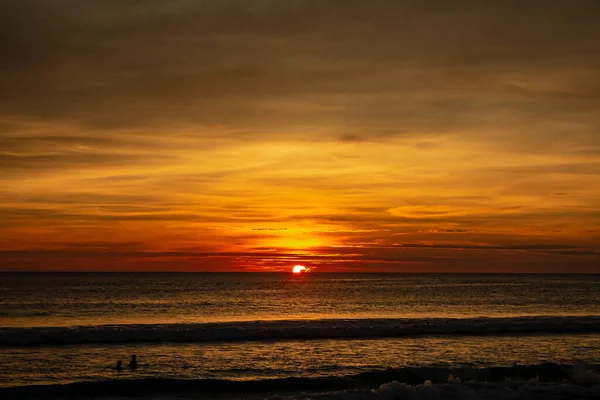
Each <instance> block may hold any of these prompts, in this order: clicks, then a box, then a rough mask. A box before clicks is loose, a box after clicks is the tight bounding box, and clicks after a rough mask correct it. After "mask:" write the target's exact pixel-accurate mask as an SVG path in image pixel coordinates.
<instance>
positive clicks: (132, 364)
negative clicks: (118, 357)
mask: <svg viewBox="0 0 600 400" xmlns="http://www.w3.org/2000/svg"><path fill="white" fill-rule="evenodd" d="M137 366H138V363H137V361H136V357H135V354H134V355H132V356H131V361H129V368H130V369H136V368H137Z"/></svg>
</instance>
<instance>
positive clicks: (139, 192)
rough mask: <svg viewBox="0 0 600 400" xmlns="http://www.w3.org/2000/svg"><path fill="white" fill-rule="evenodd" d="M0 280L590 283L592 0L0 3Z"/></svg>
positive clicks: (599, 190) (593, 258)
mask: <svg viewBox="0 0 600 400" xmlns="http://www.w3.org/2000/svg"><path fill="white" fill-rule="evenodd" d="M0 53H1V54H2V57H1V58H0V270H2V271H287V270H290V269H291V267H292V266H293V265H295V264H298V263H301V264H303V265H306V266H308V267H310V268H312V270H313V271H315V272H329V271H348V272H352V271H357V272H595V273H600V112H599V110H600V1H595V0H572V1H564V0H539V1H538V0H504V1H494V2H492V1H475V0H473V1H464V0H457V1H446V0H430V1H425V0H422V1H417V0H398V1H391V0H390V1H383V0H369V1H365V0H360V1H357V0H287V1H284V0H171V1H158V0H145V1H137V0H136V1H134V0H53V1H47V0H0Z"/></svg>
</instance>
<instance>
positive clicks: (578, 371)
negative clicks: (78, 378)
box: [0, 363, 600, 400]
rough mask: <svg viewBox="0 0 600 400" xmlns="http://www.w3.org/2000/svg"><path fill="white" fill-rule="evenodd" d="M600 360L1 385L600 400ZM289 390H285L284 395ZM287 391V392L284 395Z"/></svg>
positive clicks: (30, 390)
mask: <svg viewBox="0 0 600 400" xmlns="http://www.w3.org/2000/svg"><path fill="white" fill-rule="evenodd" d="M599 371H600V365H595V366H585V367H584V366H582V365H580V366H569V365H558V364H552V363H546V364H538V365H530V366H513V367H489V368H466V367H465V368H435V367H420V368H416V367H413V368H399V369H388V370H379V371H370V372H363V373H360V374H356V375H350V376H344V377H322V378H280V379H261V380H252V381H231V380H221V379H195V380H192V379H189V380H184V379H160V378H152V379H138V380H125V379H123V380H108V381H98V382H78V383H71V384H67V385H38V386H22V387H12V388H4V389H0V398H2V399H6V400H11V399H22V398H78V397H88V396H89V395H90V393H93V394H94V396H95V397H103V398H110V397H113V396H118V397H119V398H123V397H130V396H136V397H142V396H143V397H146V398H161V399H165V398H166V397H165V396H169V395H175V396H176V397H177V398H179V399H182V398H188V396H191V397H192V398H197V396H198V395H199V394H202V395H203V396H206V395H210V394H214V395H219V396H220V395H223V394H241V393H244V394H254V395H253V396H252V398H255V399H258V398H260V397H259V396H258V395H259V394H268V396H267V398H269V399H278V398H281V399H283V398H285V399H308V398H310V399H329V398H336V399H346V398H347V399H356V400H360V399H379V398H386V399H390V398H411V399H421V398H424V399H434V398H444V399H464V398H468V399H480V398H485V399H489V398H494V399H499V400H501V399H525V398H544V399H554V398H557V399H565V398H578V399H588V398H589V399H598V398H600V376H599V375H598V372H599ZM282 393H283V394H282ZM278 396H281V397H278Z"/></svg>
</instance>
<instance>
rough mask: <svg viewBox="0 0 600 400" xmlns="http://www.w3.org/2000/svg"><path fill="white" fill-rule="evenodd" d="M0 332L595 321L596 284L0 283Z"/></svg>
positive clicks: (110, 277) (310, 278) (43, 278)
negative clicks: (331, 321)
mask: <svg viewBox="0 0 600 400" xmlns="http://www.w3.org/2000/svg"><path fill="white" fill-rule="evenodd" d="M0 279H1V281H0V282H1V283H0V293H1V295H0V310H1V311H0V326H20V327H26V326H70V325H100V324H139V323H143V324H158V323H181V322H187V323H189V322H225V321H256V320H289V319H323V318H424V317H427V318H434V317H440V318H468V317H477V316H484V317H500V316H505V317H511V316H530V315H549V316H564V315H600V275H458V274H456V275H429V274H420V275H402V274H316V273H314V274H306V275H301V276H295V275H292V274H2V275H1V278H0Z"/></svg>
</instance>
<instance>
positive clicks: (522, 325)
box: [0, 273, 600, 399]
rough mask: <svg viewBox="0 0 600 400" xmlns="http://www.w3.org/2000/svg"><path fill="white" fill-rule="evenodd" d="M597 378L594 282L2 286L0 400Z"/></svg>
mask: <svg viewBox="0 0 600 400" xmlns="http://www.w3.org/2000/svg"><path fill="white" fill-rule="evenodd" d="M133 354H135V355H136V356H137V360H138V362H139V366H138V368H137V369H135V370H130V369H129V368H127V363H128V362H129V359H130V357H131V355H133ZM118 360H122V361H123V363H124V365H125V368H124V369H123V370H122V371H117V370H116V369H115V365H116V362H117V361H118ZM599 371H600V275H568V274H567V275H526V274H523V275H516V274H515V275H496V274H327V273H306V274H298V275H293V274H283V273H269V274H267V273H265V274H259V273H189V274H184V273H143V274H128V273H73V274H69V273H60V274H58V273H57V274H51V273H46V274H44V273H40V274H35V273H31V274H25V273H23V274H11V273H4V274H0V398H3V399H4V398H7V399H11V398H52V397H56V398H89V397H97V398H106V399H113V398H122V397H138V398H148V399H159V398H160V399H166V398H178V399H187V398H202V399H204V398H220V399H225V398H226V399H230V398H231V399H237V398H252V399H263V398H268V399H309V398H310V399H313V398H315V399H329V398H335V399H346V398H352V399H371V398H373V399H379V398H398V399H401V398H410V399H419V398H424V399H425V398H426V399H434V398H440V399H441V398H444V399H463V398H465V399H480V398H481V399H487V398H494V399H521V398H523V399H525V398H548V399H553V398H557V399H559V398H560V399H564V398H582V399H583V398H590V399H593V398H595V399H598V398H600V376H599V375H598V373H599Z"/></svg>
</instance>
